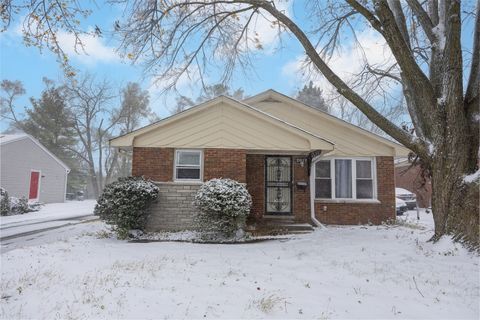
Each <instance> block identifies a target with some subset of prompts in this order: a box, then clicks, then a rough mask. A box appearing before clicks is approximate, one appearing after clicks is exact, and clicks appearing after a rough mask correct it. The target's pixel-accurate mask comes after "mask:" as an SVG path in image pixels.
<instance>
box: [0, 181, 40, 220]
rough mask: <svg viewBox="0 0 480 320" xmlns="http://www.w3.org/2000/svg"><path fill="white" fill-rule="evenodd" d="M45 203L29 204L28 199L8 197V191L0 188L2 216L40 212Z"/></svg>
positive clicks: (0, 211)
mask: <svg viewBox="0 0 480 320" xmlns="http://www.w3.org/2000/svg"><path fill="white" fill-rule="evenodd" d="M42 206H43V203H41V202H38V201H35V202H30V203H29V202H28V200H27V198H25V197H22V198H15V197H10V196H9V195H8V192H7V190H5V189H4V188H0V213H1V215H2V216H8V215H14V214H24V213H28V212H34V211H38V210H40V208H41V207H42Z"/></svg>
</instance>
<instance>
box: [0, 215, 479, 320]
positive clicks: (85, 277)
mask: <svg viewBox="0 0 480 320" xmlns="http://www.w3.org/2000/svg"><path fill="white" fill-rule="evenodd" d="M414 216H415V213H414V212H409V216H408V217H407V219H409V220H411V221H414ZM430 220H431V215H427V214H425V213H422V220H421V222H420V223H416V222H415V221H414V222H413V223H412V224H410V223H408V224H406V225H404V226H390V227H386V226H379V227H376V226H372V227H363V226H358V227H328V228H327V229H323V230H322V229H317V230H316V231H315V232H314V233H312V234H308V235H301V236H295V237H294V238H292V239H289V240H287V241H285V240H283V241H266V242H258V243H251V244H237V245H231V244H230V245H212V244H192V243H179V242H154V243H127V242H124V241H118V240H115V239H112V238H105V237H103V236H104V233H102V232H98V230H101V229H103V228H104V227H103V225H102V224H101V222H93V223H88V224H82V225H81V228H86V227H87V226H88V227H89V228H90V229H91V230H92V232H90V233H89V232H85V233H84V234H83V235H80V236H78V235H77V236H75V237H72V238H70V239H68V240H64V241H58V242H55V243H50V244H47V245H38V246H30V247H25V248H22V249H17V250H12V251H10V252H7V253H5V254H3V255H2V256H1V263H2V265H1V272H2V280H1V287H0V291H1V293H2V298H1V302H0V303H1V313H0V316H1V317H2V318H8V319H12V318H17V319H18V318H37V319H38V318H43V319H57V318H60V319H69V318H73V319H77V318H78V319H85V318H102V319H104V318H136V319H138V318H149V319H153V318H155V319H163V318H166V319H169V318H204V317H206V318H304V319H311V318H316V319H335V318H368V319H372V318H402V319H403V318H437V319H438V318H442V319H445V318H448V319H451V318H471V319H478V317H479V305H478V301H479V273H478V272H479V265H478V263H479V259H478V256H475V255H472V254H469V253H467V252H466V251H465V250H464V249H463V248H462V247H461V246H460V245H458V244H452V243H451V241H450V240H449V239H443V240H442V241H441V242H440V243H438V244H432V243H429V242H426V241H427V240H428V238H429V237H430V236H431V231H430V230H428V229H429V227H428V226H429V225H431V221H430ZM424 226H427V229H422V228H424ZM79 227H80V225H79Z"/></svg>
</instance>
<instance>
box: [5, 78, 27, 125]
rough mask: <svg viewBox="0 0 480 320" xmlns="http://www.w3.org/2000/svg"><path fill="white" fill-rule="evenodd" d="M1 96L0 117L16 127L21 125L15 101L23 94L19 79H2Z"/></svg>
mask: <svg viewBox="0 0 480 320" xmlns="http://www.w3.org/2000/svg"><path fill="white" fill-rule="evenodd" d="M0 88H1V90H2V96H1V97H0V117H1V118H2V119H3V120H5V121H10V122H11V123H12V124H13V125H14V126H16V127H17V128H20V127H21V121H20V118H19V116H18V114H17V110H16V105H15V101H16V100H17V99H18V97H20V96H23V95H24V94H25V88H24V87H23V83H22V82H21V81H18V80H15V81H11V80H6V79H5V80H2V82H1V84H0Z"/></svg>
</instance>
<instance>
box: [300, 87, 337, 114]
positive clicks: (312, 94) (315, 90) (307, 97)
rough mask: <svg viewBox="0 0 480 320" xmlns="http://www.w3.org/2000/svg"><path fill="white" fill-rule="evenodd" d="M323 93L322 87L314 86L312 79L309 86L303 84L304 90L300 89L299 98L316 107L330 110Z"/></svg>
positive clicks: (326, 110) (325, 110)
mask: <svg viewBox="0 0 480 320" xmlns="http://www.w3.org/2000/svg"><path fill="white" fill-rule="evenodd" d="M322 94H323V93H322V89H320V88H319V87H317V86H314V85H313V82H312V81H310V82H309V83H308V86H307V85H305V86H303V89H302V90H300V91H298V93H297V100H299V101H302V102H303V103H305V104H307V105H309V106H311V107H314V108H316V109H319V110H322V111H324V112H329V109H328V106H327V104H326V103H325V100H324V99H323V96H322Z"/></svg>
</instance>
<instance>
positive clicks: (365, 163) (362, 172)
mask: <svg viewBox="0 0 480 320" xmlns="http://www.w3.org/2000/svg"><path fill="white" fill-rule="evenodd" d="M356 163H357V167H356V169H357V199H372V198H373V175H372V161H370V160H357V161H356Z"/></svg>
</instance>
